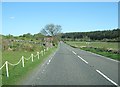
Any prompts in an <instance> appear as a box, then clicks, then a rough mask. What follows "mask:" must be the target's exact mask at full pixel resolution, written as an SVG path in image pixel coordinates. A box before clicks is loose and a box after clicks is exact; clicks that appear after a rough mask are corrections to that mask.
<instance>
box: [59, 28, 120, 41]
mask: <svg viewBox="0 0 120 87" xmlns="http://www.w3.org/2000/svg"><path fill="white" fill-rule="evenodd" d="M119 33H120V29H119V28H118V29H113V30H103V31H91V32H70V33H63V34H62V36H61V38H62V39H63V40H74V41H75V40H80V41H97V40H100V41H113V42H114V41H115V42H120V35H119Z"/></svg>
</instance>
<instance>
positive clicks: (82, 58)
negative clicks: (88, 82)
mask: <svg viewBox="0 0 120 87" xmlns="http://www.w3.org/2000/svg"><path fill="white" fill-rule="evenodd" d="M78 57H79V58H80V59H81V60H82V61H83V62H85V63H86V64H88V62H87V61H86V60H84V59H83V58H82V57H80V56H78Z"/></svg>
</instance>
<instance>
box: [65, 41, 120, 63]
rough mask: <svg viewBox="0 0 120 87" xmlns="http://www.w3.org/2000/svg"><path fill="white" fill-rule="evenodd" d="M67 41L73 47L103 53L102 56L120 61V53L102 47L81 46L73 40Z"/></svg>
mask: <svg viewBox="0 0 120 87" xmlns="http://www.w3.org/2000/svg"><path fill="white" fill-rule="evenodd" d="M66 43H67V44H68V45H70V46H71V47H74V48H79V49H82V50H85V51H90V52H93V53H96V54H99V55H102V56H105V57H108V58H111V59H115V60H118V61H120V54H117V53H113V52H106V51H104V49H102V48H97V49H96V48H93V47H82V48H81V47H80V46H79V45H77V44H74V42H72V43H71V42H66Z"/></svg>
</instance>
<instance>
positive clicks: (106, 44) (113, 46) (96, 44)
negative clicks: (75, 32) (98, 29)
mask: <svg viewBox="0 0 120 87" xmlns="http://www.w3.org/2000/svg"><path fill="white" fill-rule="evenodd" d="M66 42H67V43H68V44H70V45H72V46H76V47H84V46H86V47H87V46H89V47H98V48H105V49H113V50H118V43H117V42H78V41H66Z"/></svg>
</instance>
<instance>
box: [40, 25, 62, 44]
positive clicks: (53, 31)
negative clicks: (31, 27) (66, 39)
mask: <svg viewBox="0 0 120 87" xmlns="http://www.w3.org/2000/svg"><path fill="white" fill-rule="evenodd" d="M61 30H62V28H61V26H60V25H54V24H47V25H46V26H45V27H44V28H43V29H42V30H41V34H43V35H45V36H52V38H53V42H52V43H53V44H55V43H57V42H58V41H59V40H60V33H61Z"/></svg>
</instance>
